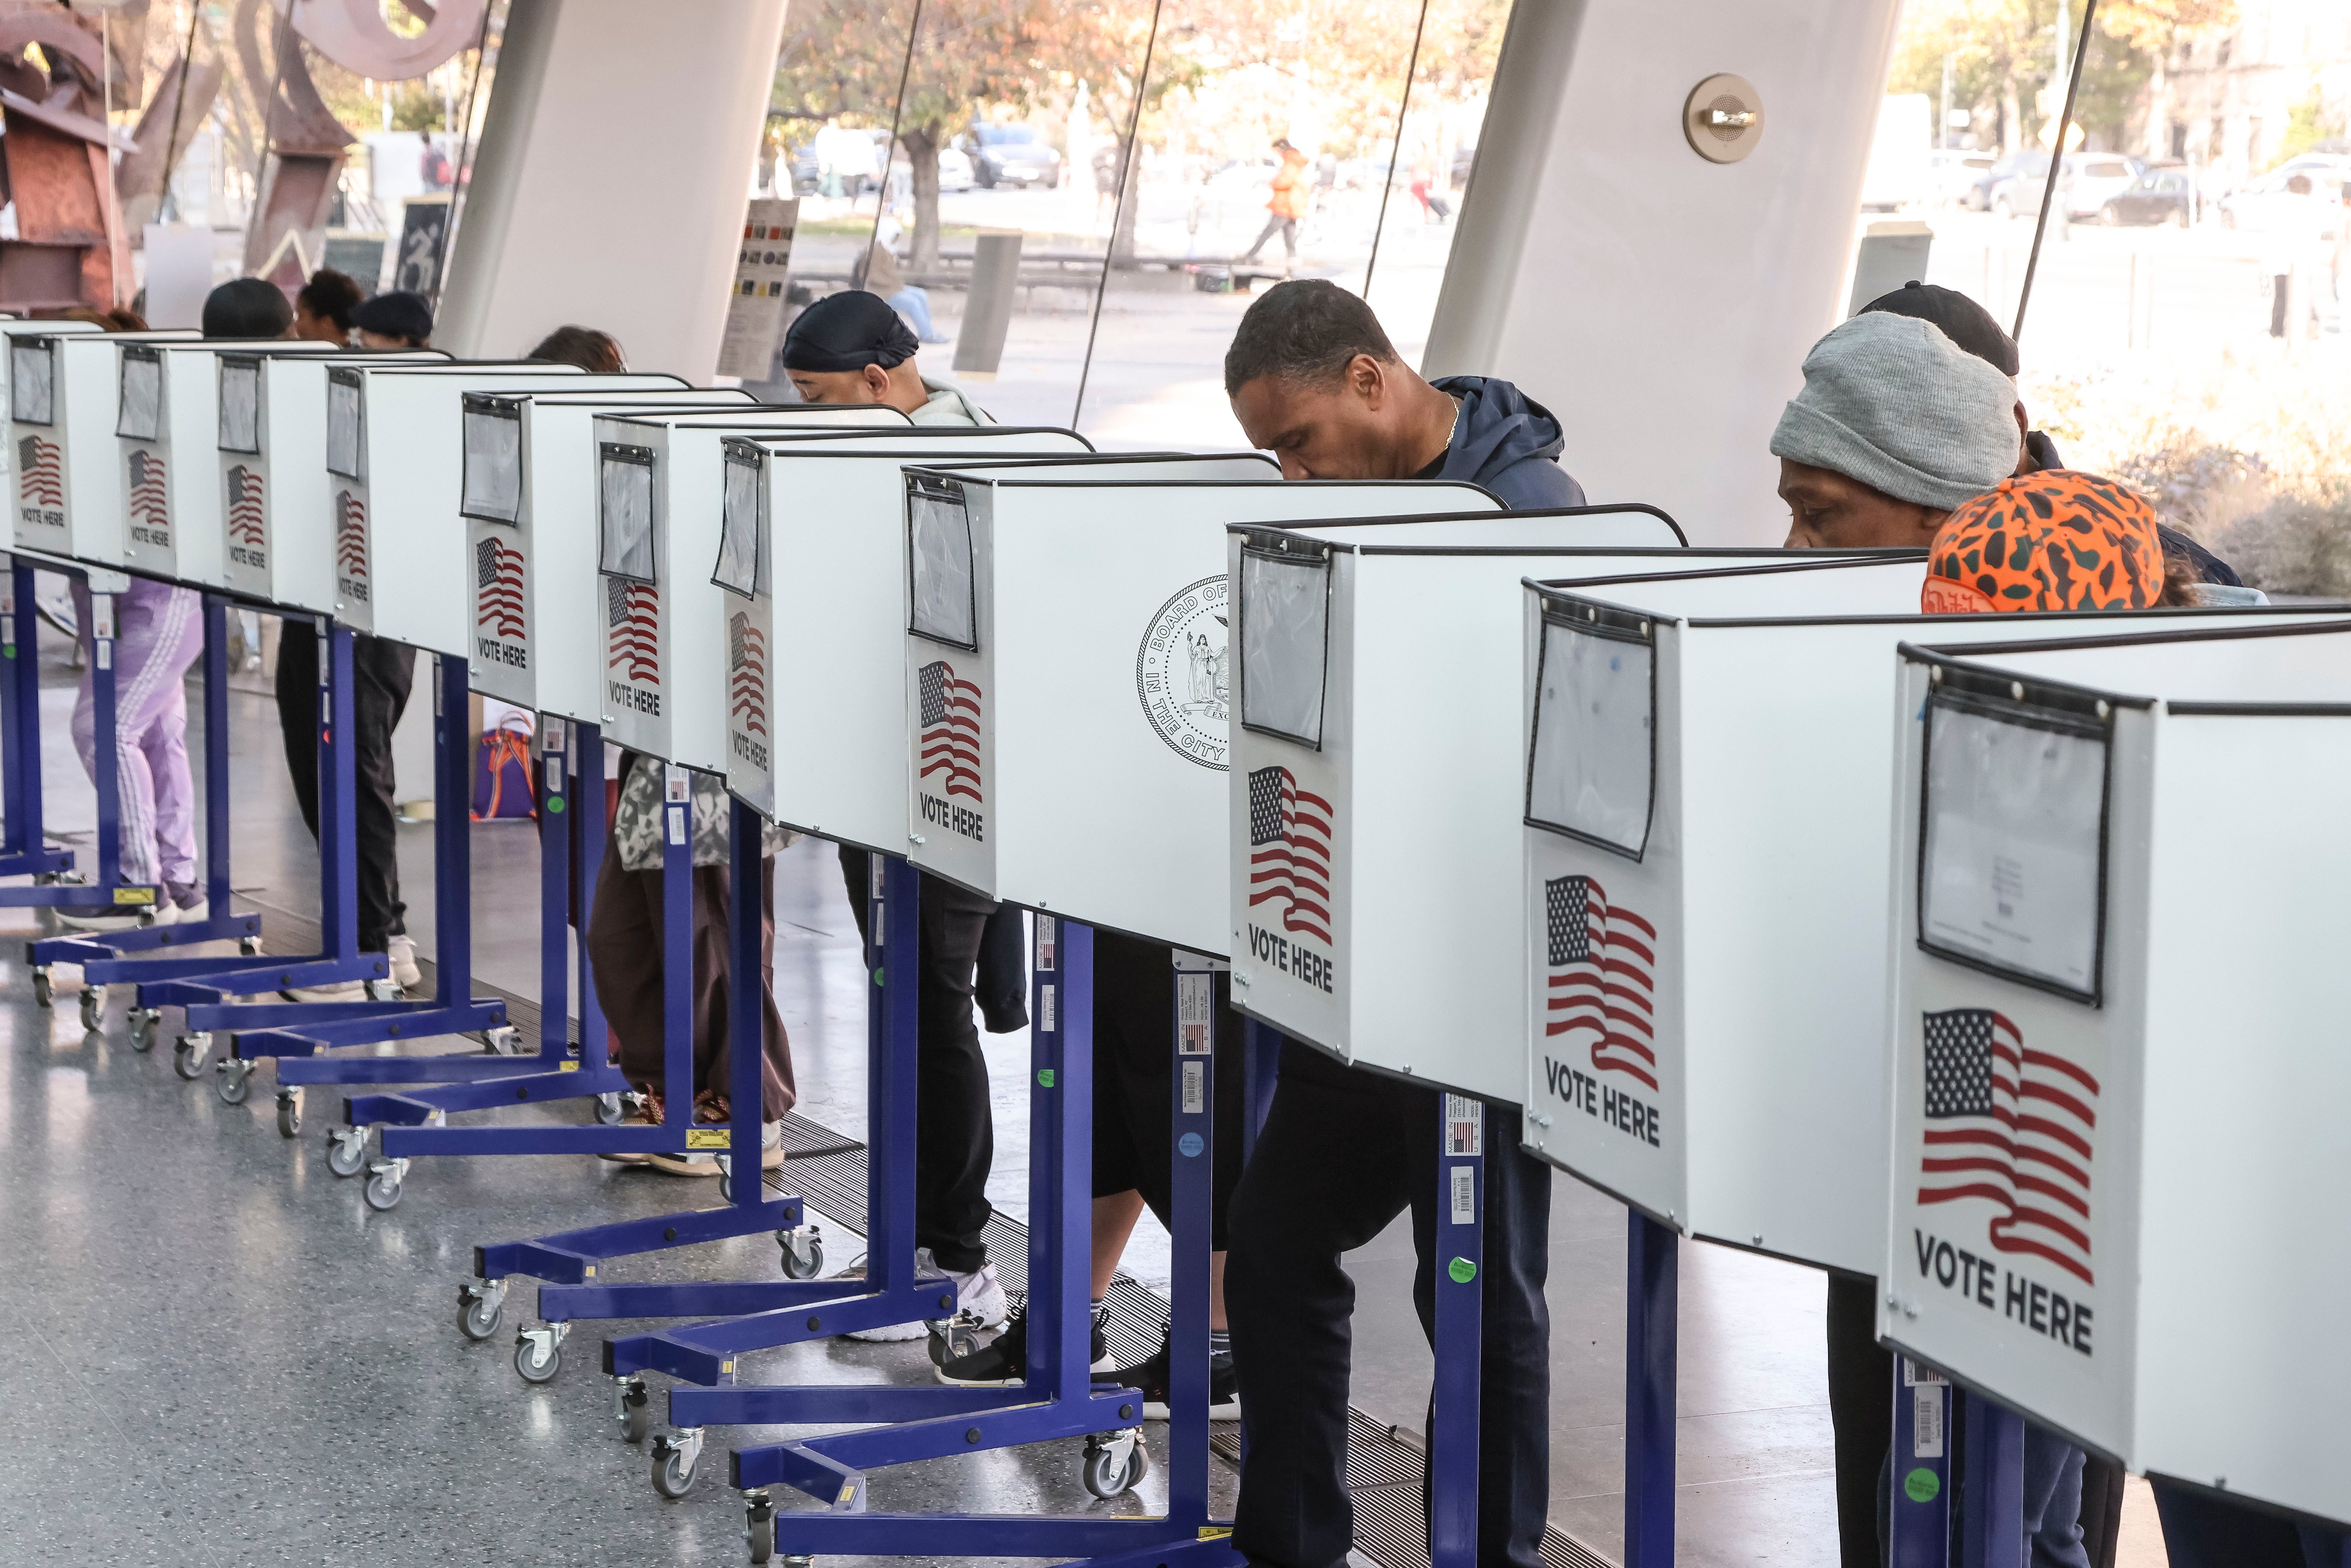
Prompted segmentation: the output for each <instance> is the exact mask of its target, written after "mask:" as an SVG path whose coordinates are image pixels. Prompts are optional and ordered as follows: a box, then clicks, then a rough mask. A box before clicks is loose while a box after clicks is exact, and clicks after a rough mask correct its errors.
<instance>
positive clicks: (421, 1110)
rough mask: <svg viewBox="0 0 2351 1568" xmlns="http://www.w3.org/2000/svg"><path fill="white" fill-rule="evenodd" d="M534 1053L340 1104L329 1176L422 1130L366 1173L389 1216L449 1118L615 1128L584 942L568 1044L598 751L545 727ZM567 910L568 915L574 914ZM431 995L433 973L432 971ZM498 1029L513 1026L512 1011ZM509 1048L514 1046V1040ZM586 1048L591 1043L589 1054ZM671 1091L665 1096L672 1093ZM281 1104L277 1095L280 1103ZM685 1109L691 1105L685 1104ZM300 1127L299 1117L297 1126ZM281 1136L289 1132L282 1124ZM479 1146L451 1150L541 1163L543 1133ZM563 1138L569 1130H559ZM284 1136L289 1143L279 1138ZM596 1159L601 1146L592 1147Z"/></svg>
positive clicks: (617, 1096) (499, 1132) (597, 736)
mask: <svg viewBox="0 0 2351 1568" xmlns="http://www.w3.org/2000/svg"><path fill="white" fill-rule="evenodd" d="M603 801H604V740H603V734H602V731H601V729H600V728H599V727H597V726H595V725H591V724H578V725H572V724H567V723H566V722H565V721H564V720H562V719H559V718H546V719H544V721H543V722H542V724H541V727H540V734H539V766H538V912H539V932H538V955H539V956H538V1014H537V1017H538V1051H536V1052H535V1053H532V1054H528V1055H517V1056H514V1057H510V1058H508V1059H507V1071H506V1072H504V1073H501V1074H499V1075H497V1076H495V1077H486V1078H476V1079H474V1080H472V1081H470V1082H457V1083H441V1084H435V1085H434V1086H432V1087H429V1088H420V1089H410V1090H407V1091H405V1092H402V1093H397V1094H352V1095H348V1096H346V1097H345V1098H344V1100H343V1105H342V1111H343V1115H342V1123H341V1124H340V1125H338V1126H335V1127H333V1128H330V1129H329V1132H328V1134H327V1140H328V1145H329V1146H328V1155H327V1165H328V1168H329V1169H330V1170H332V1171H333V1172H334V1173H335V1174H336V1175H338V1176H356V1175H358V1174H359V1172H360V1170H362V1169H369V1168H371V1162H370V1161H369V1159H368V1157H367V1145H368V1135H369V1131H370V1129H371V1127H373V1126H375V1125H377V1124H384V1125H389V1126H396V1127H416V1128H427V1127H431V1129H432V1130H431V1131H428V1132H426V1133H424V1134H423V1136H422V1137H421V1138H419V1139H414V1140H411V1141H410V1142H409V1145H408V1147H407V1152H406V1153H404V1154H402V1155H400V1156H398V1163H396V1164H395V1163H392V1162H372V1164H377V1165H382V1166H385V1167H386V1168H383V1169H377V1170H374V1171H373V1172H372V1174H371V1177H370V1180H369V1182H368V1184H367V1186H366V1188H365V1192H366V1197H367V1201H368V1204H369V1206H370V1207H374V1208H379V1209H383V1208H390V1207H392V1206H393V1205H395V1204H397V1203H398V1202H399V1201H400V1195H401V1188H402V1176H404V1174H405V1172H406V1170H407V1168H408V1167H407V1165H406V1161H407V1160H408V1159H410V1158H413V1157H414V1156H415V1155H424V1154H436V1153H441V1152H443V1150H442V1148H441V1146H440V1145H444V1144H445V1143H447V1142H448V1141H449V1138H448V1134H449V1133H450V1132H451V1131H452V1129H447V1128H444V1127H440V1126H438V1125H436V1124H439V1123H441V1122H443V1121H444V1120H445V1119H446V1118H447V1116H448V1115H449V1113H451V1112H465V1111H483V1110H494V1109H502V1108H510V1107H512V1106H515V1105H521V1104H544V1103H547V1102H549V1101H551V1100H577V1099H587V1098H591V1097H592V1098H593V1099H594V1100H595V1101H596V1119H597V1121H598V1122H599V1123H601V1124H602V1125H604V1126H606V1127H611V1126H613V1125H614V1124H617V1123H618V1122H619V1121H620V1120H621V1116H622V1111H623V1103H624V1099H625V1097H627V1096H628V1095H629V1094H630V1092H631V1091H630V1088H629V1082H628V1080H627V1079H626V1078H625V1077H623V1076H622V1073H621V1071H620V1069H619V1068H618V1067H616V1066H614V1065H612V1063H611V1061H609V1060H608V1058H607V1055H606V1051H605V1047H604V1043H603V1042H604V1040H605V1026H604V1009H602V1007H601V1005H599V1003H598V1002H597V1000H596V987H595V983H594V976H593V973H592V971H591V969H590V960H589V956H588V944H587V941H586V940H585V934H584V933H583V934H582V939H581V941H580V945H579V957H578V976H579V984H580V1038H579V1040H571V1039H570V1038H569V1034H570V986H571V973H572V964H571V956H570V955H571V918H572V910H573V909H574V908H575V907H576V908H577V909H579V910H580V918H581V919H582V920H585V918H586V914H587V911H588V909H589V907H590V904H591V903H592V902H593V899H594V896H595V887H596V874H597V871H598V868H599V867H600V866H601V864H602V863H603V857H604V837H605V833H604V813H603V810H602V808H603ZM575 899H576V903H575ZM434 978H435V987H436V989H437V988H438V984H439V977H438V966H437V965H436V966H435V977H434ZM507 1025H508V1027H509V1028H510V1029H511V1028H513V1027H514V1026H515V1019H514V1016H513V1013H512V1010H511V1009H509V1011H508V1015H507ZM515 1039H516V1040H517V1041H519V1039H520V1035H519V1033H518V1032H517V1035H516V1036H515ZM590 1042H593V1046H592V1049H591V1047H590ZM314 1071H319V1066H317V1065H315V1064H313V1063H296V1062H291V1061H281V1062H280V1063H279V1066H278V1072H279V1077H280V1081H281V1083H298V1082H309V1081H311V1080H309V1079H308V1078H307V1077H306V1076H305V1075H306V1074H308V1073H311V1072H314ZM672 1087H673V1089H674V1087H675V1086H674V1085H673V1086H672ZM280 1093H281V1095H282V1094H283V1093H284V1090H283V1089H281V1091H280ZM687 1098H688V1099H689V1100H690V1099H691V1098H692V1096H691V1095H690V1094H689V1095H688V1096H687ZM297 1122H298V1118H297ZM278 1126H279V1130H280V1131H287V1122H286V1119H285V1118H284V1117H282V1116H281V1117H280V1118H279V1123H278ZM552 1130H554V1129H538V1128H524V1127H484V1128H474V1129H465V1131H468V1132H472V1133H475V1134H482V1135H479V1136H475V1137H472V1138H466V1139H460V1140H458V1142H459V1143H460V1144H461V1145H463V1148H462V1150H461V1151H451V1152H463V1153H466V1154H476V1155H496V1154H544V1153H547V1152H549V1151H548V1149H547V1147H546V1145H545V1142H544V1140H543V1139H542V1138H540V1137H539V1135H538V1134H540V1133H541V1132H542V1131H552ZM561 1131H563V1132H564V1133H566V1134H570V1133H574V1132H576V1131H578V1130H577V1129H569V1128H567V1129H561ZM288 1135H289V1136H290V1135H291V1134H290V1132H289V1133H288ZM596 1146H597V1148H598V1149H599V1150H600V1151H601V1150H602V1149H603V1148H604V1147H606V1145H604V1144H601V1143H600V1144H598V1145H596Z"/></svg>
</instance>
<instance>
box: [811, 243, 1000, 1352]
mask: <svg viewBox="0 0 2351 1568" xmlns="http://www.w3.org/2000/svg"><path fill="white" fill-rule="evenodd" d="M921 347H922V345H921V344H920V343H919V342H918V341H916V340H915V338H914V329H912V328H910V327H908V326H907V325H906V323H905V322H904V320H902V319H899V316H898V313H897V312H896V311H894V310H893V309H891V308H890V307H889V305H888V304H887V303H886V302H884V301H883V298H881V296H879V295H876V294H869V293H867V292H865V291H864V290H862V289H851V290H849V291H847V292H845V293H841V294H831V295H827V296H826V297H825V298H822V299H820V300H818V301H817V302H816V303H815V304H813V305H810V307H809V308H807V309H805V310H802V311H801V312H800V313H799V316H797V317H796V318H794V319H793V321H792V324H791V327H790V328H789V330H787V331H786V332H785V334H784V371H785V373H786V374H787V375H788V376H789V377H790V378H791V382H792V385H793V387H794V388H796V389H797V390H798V391H799V394H800V396H801V397H802V398H803V399H804V400H806V401H807V402H814V403H888V404H889V405H890V406H891V407H893V408H895V409H898V410H899V411H900V412H902V413H904V414H905V415H906V416H907V417H908V418H910V419H912V420H913V421H914V423H917V424H927V425H980V424H993V423H996V422H995V421H994V420H993V419H991V418H989V417H988V415H987V413H986V411H984V410H982V409H980V408H978V407H977V406H976V405H974V404H973V403H972V402H969V401H968V400H967V399H966V398H965V397H964V395H963V393H962V392H958V391H956V389H955V388H953V387H951V386H948V385H946V384H945V383H944V382H934V381H931V380H929V379H928V378H926V377H925V376H924V375H923V373H922V372H921V371H919V370H918V369H916V368H915V365H914V353H915V350H918V349H919V348H921ZM868 872H869V860H868V856H867V854H866V852H864V851H863V850H856V849H851V848H850V847H848V846H847V845H845V844H844V845H843V846H841V881H842V882H843V883H844V884H845V885H846V886H847V889H848V893H849V909H850V913H851V914H852V915H854V916H855V917H856V920H857V935H858V939H859V940H860V941H863V940H865V939H866V936H867V933H866V920H867V908H866V889H867V881H866V878H867V875H868ZM919 909H920V915H921V920H922V931H921V949H922V975H921V980H920V984H919V989H918V1003H917V1010H918V1013H919V1015H920V1023H919V1025H918V1032H919V1035H920V1045H919V1048H918V1051H919V1055H918V1061H919V1067H918V1071H917V1073H916V1083H915V1088H914V1106H915V1110H914V1239H915V1243H916V1245H917V1246H918V1247H920V1248H922V1249H925V1250H926V1251H927V1252H928V1253H929V1254H930V1257H931V1260H932V1261H933V1262H935V1263H936V1264H937V1265H938V1267H939V1268H941V1269H942V1270H946V1272H947V1274H949V1275H950V1276H951V1277H953V1279H954V1280H955V1281H956V1312H957V1315H959V1316H963V1317H967V1318H969V1319H970V1320H971V1321H972V1322H975V1323H977V1324H978V1325H980V1326H982V1327H986V1328H993V1327H995V1326H996V1325H997V1324H998V1323H1001V1322H1004V1321H1005V1319H1006V1316H1007V1313H1008V1307H1009V1303H1008V1301H1007V1299H1006V1297H1005V1294H1004V1287H1003V1285H1002V1284H1001V1283H1000V1282H998V1280H997V1277H996V1265H995V1264H993V1263H991V1262H989V1261H988V1259H987V1239H986V1237H985V1234H984V1233H985V1232H986V1230H987V1221H988V1217H989V1216H990V1215H991V1214H993V1213H994V1212H995V1211H994V1209H993V1208H992V1207H990V1206H989V1204H988V1201H987V1176H988V1171H989V1170H990V1168H991V1167H992V1166H994V1164H995V1159H996V1127H995V1123H994V1120H993V1118H992V1114H991V1106H990V1103H989V1100H988V1090H987V1058H986V1057H985V1056H984V1055H982V1054H981V1052H980V1049H979V1031H978V1030H977V1029H975V1028H974V1027H973V1026H972V1003H973V1001H974V1000H975V999H977V1001H978V1003H979V1008H980V1011H981V1013H982V1014H983V1015H984V1017H985V1019H986V1021H987V1031H988V1032H989V1033H990V1034H1007V1033H1009V1032H1011V1031H1013V1030H1020V1029H1026V1028H1027V1027H1028V1025H1029V1009H1028V1001H1027V989H1028V977H1029V969H1028V955H1027V954H1025V953H1024V952H1022V951H1021V926H1020V912H1019V910H1017V909H1013V908H1011V907H1009V906H1008V905H1004V904H998V903H996V902H995V901H994V900H992V899H987V898H982V897H980V896H979V895H978V894H975V893H972V892H969V891H968V890H967V889H964V888H960V887H957V886H956V885H955V884H954V883H950V882H947V881H946V880H944V879H942V878H939V877H930V876H926V877H925V878H924V879H923V891H922V900H921V903H920V905H919ZM927 1332H929V1331H928V1330H926V1329H925V1327H924V1325H923V1324H921V1323H919V1322H916V1323H893V1324H891V1325H889V1326H887V1327H883V1328H874V1329H862V1330H859V1331H857V1332H856V1333H855V1334H854V1335H853V1337H855V1338H858V1339H866V1340H904V1339H920V1338H921V1337H923V1335H924V1334H925V1333H927ZM1006 1337H1010V1336H1009V1335H1007V1336H1006Z"/></svg>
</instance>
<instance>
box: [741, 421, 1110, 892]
mask: <svg viewBox="0 0 2351 1568" xmlns="http://www.w3.org/2000/svg"><path fill="white" fill-rule="evenodd" d="M1092 451H1093V448H1092V447H1091V446H1089V445H1087V444H1086V440H1085V438H1084V437H1083V436H1081V435H1079V434H1075V433H1074V432H1071V431H1067V430H1050V429H1045V430H1039V429H1027V428H1022V427H1019V426H1016V425H1001V424H997V425H980V426H977V427H976V428H969V429H966V428H957V427H947V426H929V427H919V426H918V427H915V428H914V429H909V430H898V431H877V432H875V433H873V434H872V437H871V438H870V439H867V440H863V441H859V442H855V443H848V442H823V443H809V442H803V441H763V440H761V439H759V438H758V437H756V436H752V437H733V436H730V437H728V438H727V441H726V465H727V467H726V497H725V507H724V518H723V521H724V527H725V533H724V535H723V537H722V538H721V539H720V542H719V549H718V563H717V567H716V570H715V571H714V572H713V574H712V575H713V577H714V578H715V579H716V581H717V582H718V584H719V586H720V587H721V588H723V589H725V590H726V591H727V593H728V594H729V596H730V597H729V598H728V599H727V601H726V788H727V789H729V790H730V791H732V792H733V793H734V794H735V795H736V797H737V799H739V800H743V801H745V802H746V803H747V804H748V805H750V806H751V807H752V809H754V810H757V811H758V812H759V813H760V814H761V815H762V816H764V817H768V818H769V819H771V820H773V821H779V822H785V823H788V824H789V825H790V826H792V827H796V828H799V829H801V830H802V831H807V832H811V833H816V834H819V835H820V836H822V837H825V838H829V839H832V840H834V841H838V842H841V843H847V844H855V845H858V846H860V847H861V848H864V849H869V850H880V851H882V852H884V853H886V854H893V855H903V854H904V852H905V849H906V800H907V795H906V779H907V771H906V754H905V744H904V715H903V711H902V710H903V708H904V698H903V693H904V689H905V684H906V676H905V663H906V648H905V632H904V615H903V613H902V610H901V606H902V604H903V601H904V597H905V581H906V529H905V510H906V486H905V481H904V469H905V467H906V465H910V464H913V465H921V464H925V463H936V462H939V461H941V460H942V459H944V458H946V457H948V456H950V455H971V454H987V455H999V456H1008V457H1013V456H1030V455H1038V456H1043V455H1059V456H1064V457H1070V458H1083V457H1085V456H1088V455H1091V454H1092Z"/></svg>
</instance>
